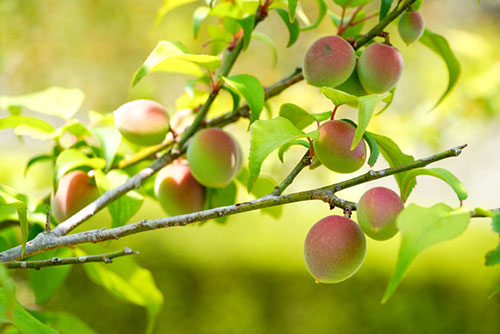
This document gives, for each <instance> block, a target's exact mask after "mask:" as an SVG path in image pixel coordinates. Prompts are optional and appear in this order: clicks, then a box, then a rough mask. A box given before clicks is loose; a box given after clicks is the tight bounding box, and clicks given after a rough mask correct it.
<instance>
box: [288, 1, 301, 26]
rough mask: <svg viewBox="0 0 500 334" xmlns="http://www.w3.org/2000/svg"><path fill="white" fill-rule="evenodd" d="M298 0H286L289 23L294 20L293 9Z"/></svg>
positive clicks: (295, 7) (294, 9)
mask: <svg viewBox="0 0 500 334" xmlns="http://www.w3.org/2000/svg"><path fill="white" fill-rule="evenodd" d="M298 2H299V0H288V19H289V20H290V23H293V22H294V21H295V11H296V9H297V4H298Z"/></svg>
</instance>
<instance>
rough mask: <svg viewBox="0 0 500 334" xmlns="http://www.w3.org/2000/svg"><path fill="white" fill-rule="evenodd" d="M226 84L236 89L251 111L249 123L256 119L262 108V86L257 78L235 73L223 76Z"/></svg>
mask: <svg viewBox="0 0 500 334" xmlns="http://www.w3.org/2000/svg"><path fill="white" fill-rule="evenodd" d="M223 80H224V82H225V83H226V84H228V85H229V86H231V87H233V88H234V89H236V90H237V91H238V92H240V94H241V95H243V97H244V98H245V100H246V101H247V103H248V106H249V107H250V110H251V111H252V113H251V115H250V124H252V123H253V122H254V121H256V120H258V119H259V117H260V113H261V112H262V109H263V108H264V100H265V95H264V88H263V87H262V85H261V84H260V82H259V80H258V79H257V78H256V77H254V76H252V75H248V74H237V75H233V76H231V77H229V78H225V77H223Z"/></svg>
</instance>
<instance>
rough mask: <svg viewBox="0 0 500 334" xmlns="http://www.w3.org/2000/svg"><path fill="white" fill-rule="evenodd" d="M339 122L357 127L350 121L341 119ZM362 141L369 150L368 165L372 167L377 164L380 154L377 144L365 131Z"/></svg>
mask: <svg viewBox="0 0 500 334" xmlns="http://www.w3.org/2000/svg"><path fill="white" fill-rule="evenodd" d="M341 121H344V122H347V123H349V124H351V125H352V126H354V127H355V128H357V127H358V125H357V124H356V123H354V122H353V121H352V120H350V119H347V118H343V119H341ZM363 139H364V140H365V141H366V143H367V144H368V147H369V148H370V156H369V157H368V165H370V166H371V167H373V166H374V165H375V163H376V162H377V160H378V156H379V154H380V151H379V149H378V145H377V142H376V141H375V139H373V137H372V136H371V135H370V133H369V132H368V131H366V132H365V133H364V134H363Z"/></svg>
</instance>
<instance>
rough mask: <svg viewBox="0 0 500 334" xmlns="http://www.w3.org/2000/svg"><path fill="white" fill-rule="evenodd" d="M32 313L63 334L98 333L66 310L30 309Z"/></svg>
mask: <svg viewBox="0 0 500 334" xmlns="http://www.w3.org/2000/svg"><path fill="white" fill-rule="evenodd" d="M30 313H31V315H33V316H34V317H35V318H37V319H38V320H40V321H41V322H43V323H44V324H46V325H47V326H50V327H52V328H54V329H56V330H58V331H60V332H61V333H62V334H64V333H75V334H96V333H97V332H96V331H95V330H93V329H92V328H90V327H89V326H88V325H87V324H86V323H84V322H83V321H82V320H80V319H78V318H77V317H76V316H74V315H73V314H70V313H66V312H40V311H32V310H30Z"/></svg>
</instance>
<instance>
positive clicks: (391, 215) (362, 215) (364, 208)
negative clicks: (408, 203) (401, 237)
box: [356, 187, 404, 240]
mask: <svg viewBox="0 0 500 334" xmlns="http://www.w3.org/2000/svg"><path fill="white" fill-rule="evenodd" d="M403 209H404V204H403V201H402V200H401V198H400V197H399V196H398V194H396V193H395V192H394V191H392V190H391V189H388V188H384V187H375V188H372V189H370V190H368V191H367V192H365V193H364V194H363V196H361V198H360V200H359V203H358V208H357V211H356V212H357V217H358V223H359V226H360V227H361V229H362V230H363V232H365V234H366V235H367V236H369V237H370V238H372V239H375V240H387V239H390V238H392V237H393V236H394V235H395V234H396V233H398V227H397V225H396V218H397V217H398V214H399V213H400V212H401V211H402V210H403Z"/></svg>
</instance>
